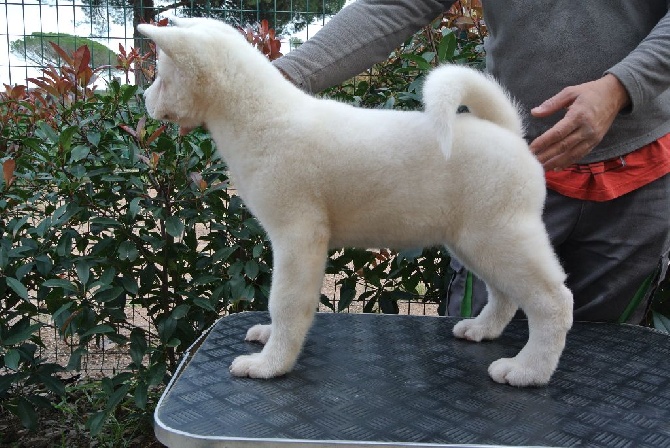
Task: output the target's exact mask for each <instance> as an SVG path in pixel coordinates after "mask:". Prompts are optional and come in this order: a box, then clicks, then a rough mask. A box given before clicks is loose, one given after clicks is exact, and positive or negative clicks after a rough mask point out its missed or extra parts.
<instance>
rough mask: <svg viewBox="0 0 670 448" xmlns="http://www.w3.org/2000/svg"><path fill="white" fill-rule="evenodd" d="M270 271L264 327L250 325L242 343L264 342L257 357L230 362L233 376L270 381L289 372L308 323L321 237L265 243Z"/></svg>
mask: <svg viewBox="0 0 670 448" xmlns="http://www.w3.org/2000/svg"><path fill="white" fill-rule="evenodd" d="M271 239H272V243H273V250H274V272H273V278H272V289H271V291H270V304H269V308H270V318H271V320H272V323H271V324H270V325H256V326H254V327H252V328H250V329H249V331H248V332H247V336H246V340H253V341H259V342H261V343H265V346H264V347H263V350H262V351H261V352H260V353H255V354H252V355H242V356H238V357H237V358H235V360H234V361H233V363H232V364H231V366H230V372H231V373H232V374H233V375H235V376H249V377H252V378H272V377H275V376H279V375H282V374H284V373H286V372H289V371H290V370H291V369H292V368H293V365H294V364H295V362H296V360H297V359H298V355H299V354H300V350H301V348H302V345H303V342H304V340H305V336H306V335H307V331H308V330H309V327H310V326H311V324H312V321H313V319H314V313H315V312H316V307H317V305H318V298H319V294H320V291H321V285H322V284H323V273H324V269H325V262H326V257H327V253H328V251H327V248H328V244H327V238H324V237H319V238H309V237H307V236H306V235H305V234H303V235H300V237H296V238H283V239H281V240H280V241H276V238H271Z"/></svg>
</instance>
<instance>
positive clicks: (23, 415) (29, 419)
mask: <svg viewBox="0 0 670 448" xmlns="http://www.w3.org/2000/svg"><path fill="white" fill-rule="evenodd" d="M16 414H17V415H18V416H19V418H20V419H21V423H22V424H23V426H25V427H26V428H28V429H29V430H30V431H36V430H37V413H36V412H35V408H34V407H33V405H32V403H31V402H29V401H28V400H26V399H25V398H24V397H19V404H18V406H17V407H16Z"/></svg>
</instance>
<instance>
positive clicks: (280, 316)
mask: <svg viewBox="0 0 670 448" xmlns="http://www.w3.org/2000/svg"><path fill="white" fill-rule="evenodd" d="M175 23H176V26H173V27H154V26H150V25H139V27H138V30H139V31H140V32H141V33H142V34H144V35H146V36H147V37H150V38H151V39H153V40H154V41H155V42H156V44H157V46H158V47H159V48H160V50H161V53H160V55H159V59H158V77H157V78H156V81H155V82H154V83H153V85H152V86H151V87H150V88H149V89H147V91H146V93H145V96H146V105H147V109H148V112H149V114H150V115H151V116H152V117H154V118H156V119H159V120H169V121H173V122H176V123H178V124H179V125H180V126H182V127H186V128H191V127H196V126H200V125H204V126H205V127H206V128H207V129H208V130H209V132H210V133H211V135H212V137H213V139H214V141H215V142H216V145H217V148H218V150H219V151H220V152H221V154H222V156H223V157H224V159H225V160H226V162H227V164H228V167H229V169H230V175H231V177H232V179H233V183H234V185H235V186H236V187H237V189H238V192H239V194H240V196H241V197H242V199H243V200H244V202H245V203H246V205H247V206H248V207H249V209H250V210H251V211H252V212H253V213H254V215H255V216H256V217H257V218H258V220H259V221H260V223H261V224H262V225H263V227H264V228H265V230H266V231H267V234H268V236H269V238H270V241H271V243H272V247H273V254H274V273H273V275H274V277H273V282H272V291H271V293H270V304H269V307H270V316H271V321H272V323H271V325H256V326H254V327H252V328H250V329H249V331H248V333H247V336H246V339H247V340H250V341H259V342H261V343H263V344H265V346H264V347H263V350H262V351H261V352H260V353H256V354H251V355H243V356H239V357H238V358H236V359H235V360H234V361H233V363H232V365H231V366H230V371H231V372H232V374H233V375H237V376H249V377H254V378H270V377H274V376H278V375H282V374H284V373H286V372H288V371H290V370H291V369H292V368H293V366H294V364H295V362H296V359H297V358H298V355H299V353H300V350H301V348H302V345H303V342H304V339H305V335H306V333H307V331H308V329H309V327H310V325H311V324H312V320H313V318H314V313H315V310H316V307H317V304H318V298H319V292H320V288H321V285H322V281H323V275H324V267H325V263H326V258H327V254H328V250H329V249H330V248H341V247H352V246H355V247H362V248H382V247H391V248H415V247H424V246H432V245H437V244H445V245H446V246H447V248H448V249H449V250H450V251H451V253H452V254H454V255H455V256H456V257H457V258H458V259H459V260H460V261H462V262H463V263H464V264H465V265H466V266H467V267H468V268H469V269H471V270H473V271H474V272H475V273H476V274H477V275H478V276H479V277H481V278H482V279H483V280H485V282H486V284H487V286H488V292H489V301H488V304H487V305H486V307H485V308H484V310H483V311H482V313H481V314H480V315H479V317H477V318H475V319H467V320H463V321H461V322H459V323H458V324H457V325H456V326H455V327H454V330H453V331H454V334H455V335H456V337H459V338H465V339H468V340H471V341H481V340H483V339H493V338H496V337H498V336H499V335H500V334H501V333H502V331H503V329H504V328H505V326H506V325H507V324H508V323H509V321H510V320H511V319H512V317H513V316H514V314H515V312H516V311H517V309H518V308H519V307H521V308H522V309H523V311H524V312H525V313H526V316H528V325H529V330H530V331H529V340H528V342H527V344H526V345H525V346H524V347H523V349H522V350H521V352H520V353H519V354H518V355H517V356H515V357H514V358H504V359H499V360H497V361H495V362H493V363H492V364H491V366H490V367H489V374H490V375H491V377H492V378H493V379H494V380H495V381H497V382H500V383H509V384H512V385H517V386H528V385H541V384H546V383H547V382H548V381H549V379H550V377H551V375H552V373H553V372H554V370H555V369H556V366H557V364H558V360H559V357H560V355H561V352H562V351H563V348H564V346H565V338H566V334H567V332H568V330H569V329H570V327H571V325H572V294H571V293H570V291H569V290H568V288H566V287H565V285H564V281H565V273H564V272H563V269H562V268H561V266H560V264H559V262H558V260H557V258H556V256H555V254H554V252H553V250H552V248H551V246H550V243H549V239H548V236H547V233H546V230H545V228H544V225H543V223H542V207H543V204H544V198H545V184H544V174H543V170H542V167H541V166H540V164H539V163H538V162H537V161H536V159H535V158H534V156H533V155H532V154H531V152H530V151H529V149H528V146H527V144H526V142H525V141H524V140H523V138H522V134H523V129H522V123H521V119H520V117H519V113H518V111H517V110H516V108H515V106H514V105H513V104H512V102H511V101H510V99H509V98H508V97H507V95H506V94H505V92H504V91H503V90H502V89H501V88H500V86H499V85H498V84H496V83H495V82H494V81H493V80H492V79H489V78H488V77H486V76H485V75H483V74H481V73H479V72H477V71H475V70H471V69H467V68H464V67H458V66H449V65H447V66H443V67H441V68H438V69H436V70H434V71H433V72H432V73H431V74H430V76H429V77H428V79H427V80H426V83H425V88H424V97H425V106H426V107H425V108H426V110H425V112H400V111H389V110H369V109H368V110H366V109H360V108H354V107H352V106H349V105H345V104H342V103H339V102H335V101H330V100H324V99H317V98H314V97H311V96H309V95H307V94H305V93H303V92H302V91H300V90H299V89H298V88H296V87H295V86H294V85H292V84H291V83H290V82H289V81H287V80H286V79H284V78H283V77H282V75H281V74H280V72H279V71H277V70H276V69H275V68H274V67H273V66H272V64H271V63H270V62H268V60H267V59H266V58H265V57H264V56H263V55H262V54H261V53H260V52H258V51H256V50H255V49H254V48H253V47H251V46H250V45H249V44H248V43H247V42H246V40H245V39H244V37H243V36H242V35H241V34H240V33H239V32H238V31H237V30H235V29H234V28H232V27H230V26H228V25H225V24H224V23H221V22H219V21H215V20H210V19H178V20H175ZM461 104H464V105H467V106H468V107H469V109H470V111H471V113H464V114H458V115H457V114H456V111H457V108H458V106H459V105H461Z"/></svg>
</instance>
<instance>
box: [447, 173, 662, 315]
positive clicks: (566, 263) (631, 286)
mask: <svg viewBox="0 0 670 448" xmlns="http://www.w3.org/2000/svg"><path fill="white" fill-rule="evenodd" d="M544 222H545V224H546V226H547V231H548V232H549V236H550V238H551V242H552V244H553V246H554V249H555V250H556V253H557V254H558V257H559V259H560V261H561V264H562V265H563V268H564V269H565V271H566V272H567V274H568V280H567V286H568V287H569V288H570V289H571V290H572V293H573V295H574V301H575V320H586V321H607V322H629V323H639V322H640V321H641V319H642V318H643V317H644V314H645V311H646V310H647V307H648V305H649V299H650V295H651V291H652V290H653V289H654V287H655V286H656V284H657V282H658V281H659V279H662V276H661V272H663V273H664V272H665V268H666V267H667V265H668V250H669V249H670V175H666V176H664V177H662V178H661V179H658V180H656V181H654V182H652V183H650V184H648V185H646V186H644V187H642V188H640V189H638V190H635V191H633V192H631V193H628V194H626V195H624V196H621V197H619V198H616V199H613V200H611V201H607V202H592V201H582V200H578V199H572V198H568V197H565V196H562V195H560V194H558V193H555V192H553V191H548V192H547V201H546V204H545V211H544ZM509 262H510V263H514V260H509ZM452 268H454V271H455V273H454V277H453V279H452V282H451V284H450V287H449V290H448V297H447V307H446V308H447V314H448V315H451V316H466V317H467V316H468V315H470V316H474V315H477V314H478V313H479V311H481V309H482V308H483V306H484V304H485V303H486V297H487V293H486V286H485V285H484V283H483V282H482V281H481V280H479V279H477V278H476V277H474V276H472V275H471V274H470V275H469V273H468V272H467V271H466V270H465V269H464V268H463V267H462V266H461V265H460V263H459V262H458V261H457V260H454V259H453V258H452Z"/></svg>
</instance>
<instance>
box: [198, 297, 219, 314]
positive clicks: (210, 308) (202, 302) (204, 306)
mask: <svg viewBox="0 0 670 448" xmlns="http://www.w3.org/2000/svg"><path fill="white" fill-rule="evenodd" d="M193 304H194V305H195V306H199V307H200V308H202V309H205V310H207V311H214V312H216V308H214V306H212V304H211V303H210V302H209V300H207V299H204V298H202V297H196V298H195V299H193Z"/></svg>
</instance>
